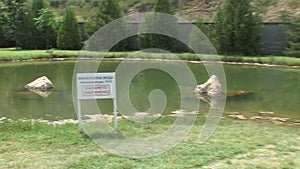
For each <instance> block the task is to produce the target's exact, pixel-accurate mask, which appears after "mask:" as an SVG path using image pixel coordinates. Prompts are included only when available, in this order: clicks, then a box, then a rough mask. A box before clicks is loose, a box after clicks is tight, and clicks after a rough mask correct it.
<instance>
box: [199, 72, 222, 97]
mask: <svg viewBox="0 0 300 169" xmlns="http://www.w3.org/2000/svg"><path fill="white" fill-rule="evenodd" d="M194 93H196V94H203V93H206V94H208V95H217V94H220V93H222V86H221V83H220V81H219V79H218V77H217V76H216V75H212V76H211V77H210V78H209V79H208V80H207V81H206V82H205V83H203V84H200V85H197V86H196V88H195V90H194Z"/></svg>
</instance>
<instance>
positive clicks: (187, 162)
mask: <svg viewBox="0 0 300 169" xmlns="http://www.w3.org/2000/svg"><path fill="white" fill-rule="evenodd" d="M173 120H174V117H163V118H161V119H159V120H158V122H154V123H152V124H145V125H143V124H137V123H133V122H129V121H127V120H121V121H120V123H119V129H120V132H123V133H125V134H126V135H135V136H143V135H144V134H145V133H149V132H153V133H160V132H161V129H162V128H168V127H170V124H172V122H173ZM203 120H204V118H203V117H201V116H200V117H198V119H197V122H196V124H195V126H194V127H193V129H192V130H191V132H190V134H189V135H188V136H187V137H186V138H185V139H184V141H183V142H181V143H179V144H178V145H177V146H176V147H174V148H173V149H171V150H170V151H168V152H166V153H164V154H161V155H159V156H155V157H150V158H145V159H130V158H126V157H119V156H116V155H113V154H109V153H107V152H105V151H104V150H103V149H101V148H99V147H98V146H97V145H96V144H95V143H94V142H93V141H92V140H90V139H89V138H88V137H87V136H85V135H81V134H79V133H78V132H77V125H75V124H65V125H60V126H55V127H54V126H53V125H47V124H42V123H34V124H33V123H31V122H9V121H5V122H2V123H0V141H1V144H0V152H1V153H0V166H1V168H3V169H6V168H73V169H74V168H78V169H79V168H80V169H81V168H89V169H92V168H103V169H106V168H107V169H111V168H116V169H119V168H121V169H122V168H123V169H131V168H143V169H144V168H145V169H152V168H160V169H169V168H176V169H181V168H182V169H184V168H222V169H226V168H227V169H232V168H270V169H271V168H272V169H273V168H300V162H299V161H300V158H299V157H300V154H299V152H300V151H299V142H300V133H299V128H291V127H284V126H271V125H267V124H263V123H253V122H248V121H237V120H232V119H228V118H225V119H222V120H221V123H220V125H219V126H218V128H217V130H216V132H215V133H214V135H213V136H212V137H211V138H210V139H209V140H208V141H207V142H205V143H203V144H199V142H198V138H199V133H200V131H201V127H202V124H203Z"/></svg>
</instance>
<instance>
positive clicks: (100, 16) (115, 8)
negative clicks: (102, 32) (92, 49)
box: [86, 0, 131, 51]
mask: <svg viewBox="0 0 300 169" xmlns="http://www.w3.org/2000/svg"><path fill="white" fill-rule="evenodd" d="M121 17H122V12H121V8H120V7H119V4H118V1H117V0H101V1H100V5H99V7H98V11H97V12H96V13H95V15H93V16H92V17H90V18H89V20H88V22H87V24H86V33H87V35H88V37H91V36H92V35H93V34H94V33H95V32H96V31H97V30H98V29H100V28H101V27H103V26H104V25H106V24H108V23H110V22H112V21H114V20H116V19H119V18H121ZM114 24H118V26H115V27H113V28H111V29H110V30H109V32H110V33H111V34H126V33H128V30H129V28H128V27H129V25H128V24H127V23H126V22H125V21H123V20H119V22H115V23H114ZM108 38H109V39H105V40H106V41H110V42H113V41H114V40H116V39H115V38H116V36H110V37H108ZM130 42H131V39H130V38H128V39H125V40H123V41H121V42H119V43H118V44H117V45H115V46H114V47H113V48H112V49H110V50H111V51H124V50H128V49H129V48H130V47H129V46H130Z"/></svg>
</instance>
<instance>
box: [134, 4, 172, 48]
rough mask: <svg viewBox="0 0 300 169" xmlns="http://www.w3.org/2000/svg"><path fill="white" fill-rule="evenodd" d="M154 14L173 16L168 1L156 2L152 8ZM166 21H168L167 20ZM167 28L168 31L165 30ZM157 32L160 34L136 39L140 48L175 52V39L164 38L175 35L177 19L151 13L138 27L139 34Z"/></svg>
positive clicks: (142, 35)
mask: <svg viewBox="0 0 300 169" xmlns="http://www.w3.org/2000/svg"><path fill="white" fill-rule="evenodd" d="M154 12H160V13H165V14H171V15H172V14H173V11H172V10H171V5H170V1H169V0H157V1H156V3H155V6H154ZM167 19H168V20H167ZM166 28H168V29H166ZM151 30H157V31H158V32H160V33H162V34H153V33H146V34H140V35H139V37H138V40H139V45H140V48H142V49H146V48H159V49H164V50H169V51H175V50H176V47H177V45H178V44H177V43H176V42H177V41H176V39H174V38H172V37H169V36H166V35H165V34H171V35H172V36H173V37H174V36H176V35H177V19H176V18H175V17H174V18H172V19H170V17H162V16H161V15H159V14H156V13H151V14H149V15H146V16H145V22H144V23H142V24H141V26H140V32H149V31H151Z"/></svg>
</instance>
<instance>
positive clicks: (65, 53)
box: [0, 48, 300, 66]
mask: <svg viewBox="0 0 300 169" xmlns="http://www.w3.org/2000/svg"><path fill="white" fill-rule="evenodd" d="M79 53H80V51H70V50H16V49H15V48H4V49H0V61H14V60H30V59H53V58H72V59H77V58H78V55H79ZM133 54H134V52H109V53H107V54H106V55H105V57H106V58H126V57H132V55H133ZM88 55H89V56H90V57H97V56H99V54H98V53H97V54H95V53H89V54H88ZM177 56H178V57H179V58H180V59H183V60H188V61H200V60H204V61H214V60H216V57H215V56H212V55H203V56H201V59H200V58H199V56H197V55H195V54H191V53H181V54H177ZM134 57H139V58H146V59H174V55H172V54H153V53H139V54H138V56H134ZM219 58H220V59H221V61H224V62H243V63H260V64H273V65H287V66H300V59H299V58H292V57H285V56H260V57H257V56H253V57H250V56H248V57H246V56H219Z"/></svg>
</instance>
